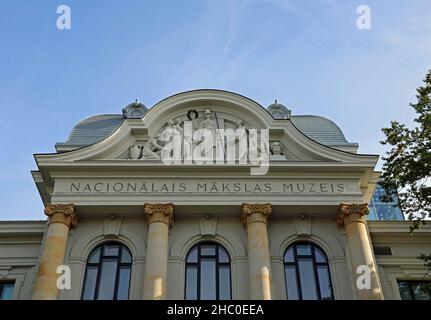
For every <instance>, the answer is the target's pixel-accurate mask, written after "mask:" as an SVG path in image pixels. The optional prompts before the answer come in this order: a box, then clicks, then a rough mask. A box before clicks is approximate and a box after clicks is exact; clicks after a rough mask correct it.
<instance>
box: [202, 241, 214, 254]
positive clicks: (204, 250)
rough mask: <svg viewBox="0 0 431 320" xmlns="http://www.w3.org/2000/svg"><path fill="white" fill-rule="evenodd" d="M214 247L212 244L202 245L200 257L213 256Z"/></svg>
mask: <svg viewBox="0 0 431 320" xmlns="http://www.w3.org/2000/svg"><path fill="white" fill-rule="evenodd" d="M215 249H216V246H215V245H213V244H203V245H201V255H205V256H207V255H208V256H214V255H215Z"/></svg>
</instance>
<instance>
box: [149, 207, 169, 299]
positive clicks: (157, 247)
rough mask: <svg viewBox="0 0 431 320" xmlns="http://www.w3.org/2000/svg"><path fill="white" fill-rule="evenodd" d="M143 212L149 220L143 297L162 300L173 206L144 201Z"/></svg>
mask: <svg viewBox="0 0 431 320" xmlns="http://www.w3.org/2000/svg"><path fill="white" fill-rule="evenodd" d="M144 212H145V214H146V215H147V217H148V222H149V227H148V240H147V256H146V258H145V275H144V299H145V300H164V299H166V279H167V274H168V232H169V227H170V225H171V223H172V219H173V216H174V206H173V205H172V203H165V204H162V203H146V204H145V206H144Z"/></svg>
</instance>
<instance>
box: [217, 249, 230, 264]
mask: <svg viewBox="0 0 431 320" xmlns="http://www.w3.org/2000/svg"><path fill="white" fill-rule="evenodd" d="M218 258H219V262H221V263H229V262H230V259H229V255H228V253H227V252H226V250H225V249H223V248H222V247H220V246H219V247H218Z"/></svg>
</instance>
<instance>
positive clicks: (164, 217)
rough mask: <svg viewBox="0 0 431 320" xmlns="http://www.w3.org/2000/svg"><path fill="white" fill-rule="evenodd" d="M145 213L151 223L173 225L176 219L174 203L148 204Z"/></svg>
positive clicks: (145, 206)
mask: <svg viewBox="0 0 431 320" xmlns="http://www.w3.org/2000/svg"><path fill="white" fill-rule="evenodd" d="M144 212H145V214H146V216H147V217H148V219H149V221H150V223H153V222H164V223H166V224H168V225H171V224H172V221H173V218H174V205H173V204H172V203H146V204H145V205H144Z"/></svg>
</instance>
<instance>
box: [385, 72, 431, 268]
mask: <svg viewBox="0 0 431 320" xmlns="http://www.w3.org/2000/svg"><path fill="white" fill-rule="evenodd" d="M416 91H417V95H416V97H417V102H416V103H411V104H410V106H411V107H412V108H413V109H414V111H415V113H416V118H415V120H414V128H412V129H410V128H409V127H408V126H407V125H405V124H403V123H400V122H398V121H392V122H391V126H390V127H389V128H383V129H382V131H383V133H384V134H385V136H386V139H385V140H384V141H381V143H382V144H384V145H389V146H390V147H391V149H390V150H389V151H388V152H387V153H386V157H384V158H383V160H384V164H383V174H382V177H381V179H382V181H381V183H380V184H381V185H382V187H383V188H385V189H386V190H387V191H388V197H391V196H392V195H391V194H394V193H397V194H398V196H399V204H400V207H401V209H402V211H403V212H404V214H406V216H407V217H408V219H409V220H410V221H412V225H411V227H410V231H411V232H413V231H414V230H416V229H418V228H419V227H420V225H421V224H425V223H426V220H427V218H431V180H430V176H431V70H429V71H428V74H427V75H426V77H425V79H424V84H423V85H422V86H420V87H419V88H418V89H417V90H416ZM421 259H422V260H424V262H425V263H426V264H427V265H428V266H431V265H430V261H431V255H428V256H427V255H421Z"/></svg>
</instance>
